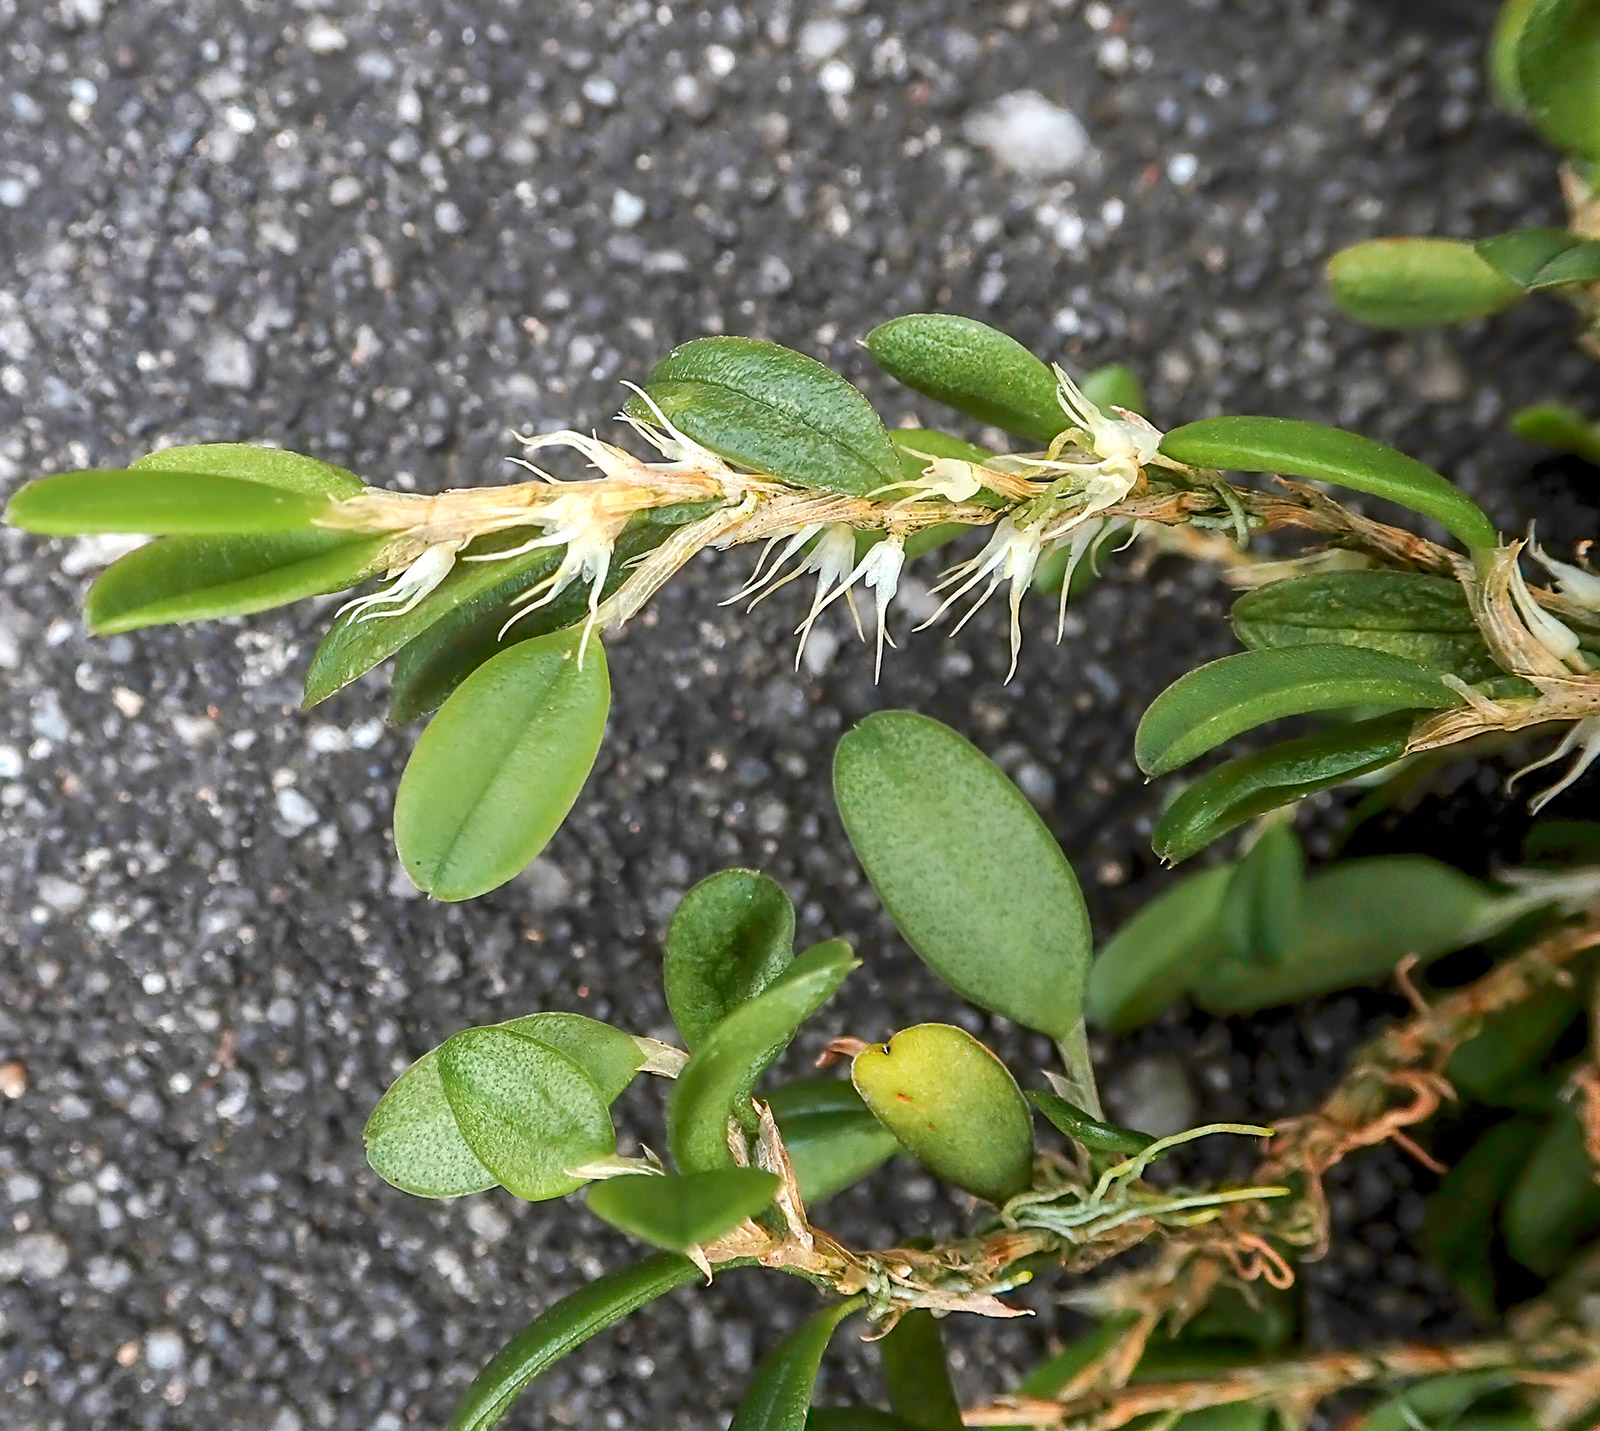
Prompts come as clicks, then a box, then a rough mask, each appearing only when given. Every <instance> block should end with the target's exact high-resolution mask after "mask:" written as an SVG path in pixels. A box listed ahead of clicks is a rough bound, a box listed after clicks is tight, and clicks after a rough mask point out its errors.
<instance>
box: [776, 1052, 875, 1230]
mask: <svg viewBox="0 0 1600 1431" xmlns="http://www.w3.org/2000/svg"><path fill="white" fill-rule="evenodd" d="M762 1096H763V1098H764V1099H765V1100H766V1103H767V1106H768V1107H769V1108H771V1110H772V1116H773V1118H774V1119H776V1121H777V1124H778V1132H779V1133H781V1134H782V1135H783V1146H784V1147H785V1148H786V1149H787V1150H788V1153H789V1162H790V1164H791V1165H792V1167H793V1168H794V1176H795V1181H796V1182H797V1183H798V1184H799V1185H800V1197H801V1200H802V1201H803V1202H804V1203H805V1204H806V1205H807V1206H808V1207H809V1206H811V1205H813V1204H815V1203H819V1202H821V1201H823V1200H824V1199H825V1198H830V1197H832V1196H833V1195H834V1194H835V1193H837V1192H843V1191H844V1189H845V1188H847V1187H851V1186H852V1185H854V1184H855V1183H858V1182H860V1181H861V1179H862V1178H864V1177H866V1176H867V1175H868V1174H870V1173H874V1172H876V1171H877V1170H878V1169H879V1168H881V1167H882V1166H883V1165H884V1164H885V1163H886V1162H888V1161H889V1159H890V1158H892V1157H893V1156H894V1155H895V1154H896V1153H897V1152H899V1151H900V1143H899V1140H898V1139H897V1138H896V1137H895V1136H894V1134H893V1133H891V1132H889V1130H888V1129H887V1128H885V1127H884V1126H883V1124H881V1123H880V1122H878V1120H877V1119H876V1118H874V1117H873V1116H872V1112H871V1110H870V1109H868V1107H867V1105H866V1104H865V1103H863V1102H862V1101H861V1095H860V1094H859V1093H857V1092H856V1090H855V1085H854V1084H852V1083H851V1082H850V1081H849V1080H848V1079H844V1078H810V1079H805V1080H803V1081H802V1082H799V1083H788V1084H785V1085H783V1087H781V1088H774V1089H772V1090H771V1091H770V1092H769V1093H765V1094H763V1095H762Z"/></svg>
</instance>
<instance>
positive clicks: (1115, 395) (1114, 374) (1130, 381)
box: [1078, 363, 1149, 417]
mask: <svg viewBox="0 0 1600 1431" xmlns="http://www.w3.org/2000/svg"><path fill="white" fill-rule="evenodd" d="M1078 388H1079V390H1080V391H1081V392H1082V393H1083V395H1084V396H1085V397H1086V398H1088V399H1089V401H1090V402H1092V403H1093V404H1094V405H1095V406H1096V407H1098V408H1102V409H1104V408H1111V407H1120V408H1122V409H1124V410H1125V411H1127V412H1136V413H1138V414H1139V415H1140V416H1141V417H1147V416H1149V413H1148V412H1147V410H1146V409H1147V408H1148V406H1149V404H1148V403H1147V402H1146V401H1145V395H1144V384H1143V383H1141V382H1140V381H1139V375H1138V374H1137V373H1135V372H1134V370H1133V369H1132V368H1130V367H1129V366H1128V365H1127V364H1126V363H1107V364H1106V365H1105V366H1104V367H1103V368H1096V369H1094V371H1093V372H1091V373H1089V374H1088V375H1087V376H1086V377H1085V378H1084V379H1083V381H1082V382H1081V383H1079V384H1078Z"/></svg>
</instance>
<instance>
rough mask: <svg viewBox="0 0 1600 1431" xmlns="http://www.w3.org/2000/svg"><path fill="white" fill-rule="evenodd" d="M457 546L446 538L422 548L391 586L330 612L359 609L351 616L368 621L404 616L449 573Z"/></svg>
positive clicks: (458, 547) (340, 612)
mask: <svg viewBox="0 0 1600 1431" xmlns="http://www.w3.org/2000/svg"><path fill="white" fill-rule="evenodd" d="M460 549H461V544H460V543H449V542H446V543H443V544H441V545H438V546H431V547H428V548H426V549H425V550H424V551H423V553H422V555H421V556H419V557H417V558H416V559H415V560H414V561H412V562H411V563H410V565H409V566H407V567H406V569H405V570H404V571H403V572H401V573H400V575H399V576H398V577H396V578H395V581H394V583H393V584H392V585H391V586H388V587H385V588H384V589H383V590H382V591H378V592H374V593H373V594H372V595H371V596H361V597H357V598H356V600H354V601H347V602H345V604H344V605H343V606H341V607H340V608H339V609H338V611H337V612H335V613H334V614H335V615H336V616H343V615H344V614H345V613H346V612H347V611H348V612H351V613H355V612H360V613H361V615H359V616H356V615H353V614H352V617H351V619H352V620H353V621H371V620H372V619H373V618H374V617H378V616H405V615H407V614H408V613H410V612H412V611H415V610H416V609H417V607H418V606H419V605H421V603H422V602H423V600H424V599H426V598H427V597H429V596H431V595H432V594H433V592H434V591H435V590H437V588H438V586H439V583H440V582H442V581H443V580H444V579H445V577H447V576H449V575H450V572H451V570H452V569H453V568H454V567H455V564H456V553H457V552H458V551H459V550H460Z"/></svg>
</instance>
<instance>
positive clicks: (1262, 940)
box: [1217, 822, 1306, 964]
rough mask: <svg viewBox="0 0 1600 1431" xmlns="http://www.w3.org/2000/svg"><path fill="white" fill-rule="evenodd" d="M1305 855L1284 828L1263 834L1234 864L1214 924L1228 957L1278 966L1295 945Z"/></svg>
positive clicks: (1302, 895)
mask: <svg viewBox="0 0 1600 1431" xmlns="http://www.w3.org/2000/svg"><path fill="white" fill-rule="evenodd" d="M1305 882H1306V855H1305V851H1304V850H1303V849H1302V848H1301V846H1300V841H1299V840H1298V839H1297V838H1296V837H1295V833H1294V831H1293V829H1291V828H1290V827H1289V826H1288V825H1287V824H1284V823H1281V822H1280V823H1278V824H1275V825H1272V826H1271V827H1269V828H1268V829H1266V830H1265V831H1263V832H1262V834H1261V838H1260V839H1258V840H1257V841H1256V842H1255V844H1253V845H1252V846H1251V847H1250V852H1249V853H1248V854H1247V855H1245V857H1244V858H1243V859H1242V860H1240V861H1239V863H1238V866H1237V867H1236V868H1235V869H1234V872H1233V878H1232V879H1231V880H1229V881H1228V892H1227V894H1226V895H1225V896H1224V897H1223V901H1222V911H1221V913H1220V915H1219V916H1218V920H1217V922H1218V924H1219V925H1220V926H1221V929H1222V938H1223V944H1224V946H1225V947H1226V949H1227V951H1228V953H1229V954H1230V955H1231V956H1232V957H1233V958H1234V959H1236V960H1238V961H1240V962H1241V963H1246V964H1249V963H1258V964H1281V963H1282V962H1283V961H1284V960H1285V959H1286V958H1288V957H1289V954H1290V953H1291V951H1293V950H1294V949H1295V948H1296V947H1297V946H1298V944H1299V942H1300V921H1301V918H1302V916H1303V913H1304V902H1305V901H1304V895H1305Z"/></svg>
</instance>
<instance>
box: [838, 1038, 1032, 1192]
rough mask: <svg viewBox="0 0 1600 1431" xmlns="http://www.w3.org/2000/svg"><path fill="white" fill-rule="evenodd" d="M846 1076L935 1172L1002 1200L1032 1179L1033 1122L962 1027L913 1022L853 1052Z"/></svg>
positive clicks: (1009, 1083) (998, 1066)
mask: <svg viewBox="0 0 1600 1431" xmlns="http://www.w3.org/2000/svg"><path fill="white" fill-rule="evenodd" d="M850 1077H851V1080H852V1081H853V1082H854V1083H855V1086H856V1092H858V1093H859V1094H860V1095H861V1097H862V1100H863V1101H864V1102H865V1103H866V1105H867V1107H868V1108H870V1109H871V1110H872V1112H873V1115H874V1116H875V1117H876V1118H877V1120H878V1121H879V1122H880V1123H882V1124H883V1126H884V1127H885V1128H887V1129H888V1130H889V1131H890V1132H891V1133H893V1134H894V1135H895V1137H896V1138H898V1139H899V1140H900V1143H901V1146H903V1147H904V1148H905V1149H906V1151H907V1152H909V1153H910V1154H911V1155H912V1156H913V1157H914V1158H916V1159H917V1161H918V1162H920V1163H921V1164H922V1165H923V1166H924V1167H925V1168H927V1169H928V1171H929V1172H931V1173H932V1174H933V1175H934V1176H935V1177H937V1178H940V1179H942V1180H943V1181H945V1182H947V1183H952V1184H954V1185H955V1186H956V1187H958V1188H961V1189H963V1190H965V1191H966V1192H969V1193H972V1194H973V1195H974V1196H975V1197H981V1198H987V1199H988V1200H989V1201H990V1202H992V1203H996V1204H1001V1203H1004V1202H1006V1201H1007V1200H1008V1199H1010V1198H1013V1197H1015V1196H1016V1195H1017V1194H1018V1193H1020V1192H1025V1191H1026V1190H1027V1188H1028V1185H1029V1184H1030V1183H1031V1182H1032V1180H1033V1120H1032V1118H1031V1117H1030V1116H1029V1113H1028V1104H1027V1101H1026V1100H1025V1099H1024V1098H1023V1096H1022V1090H1021V1089H1020V1088H1018V1087H1017V1081H1016V1079H1014V1078H1013V1077H1012V1076H1011V1073H1010V1071H1009V1070H1008V1069H1007V1068H1006V1066H1005V1064H1003V1063H1001V1062H1000V1060H999V1059H998V1058H996V1057H995V1056H994V1054H993V1053H991V1052H990V1051H989V1050H988V1049H987V1048H985V1047H984V1046H983V1045H982V1044H981V1043H979V1042H978V1041H977V1039H975V1038H973V1036H972V1035H971V1034H969V1033H967V1032H966V1031H965V1030H964V1029H958V1028H956V1027H954V1026H953V1025H951V1024H918V1025H917V1026H916V1027H915V1028H909V1029H903V1030H901V1032H899V1033H897V1034H896V1035H895V1036H894V1037H893V1038H892V1039H890V1040H889V1042H888V1043H887V1044H873V1045H871V1046H870V1047H868V1048H867V1049H866V1050H865V1051H864V1052H862V1053H859V1054H857V1055H856V1059H855V1062H854V1063H853V1064H852V1065H851V1069H850Z"/></svg>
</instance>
